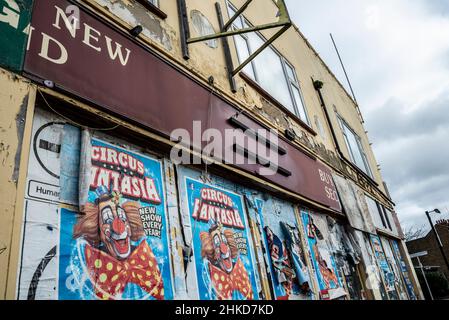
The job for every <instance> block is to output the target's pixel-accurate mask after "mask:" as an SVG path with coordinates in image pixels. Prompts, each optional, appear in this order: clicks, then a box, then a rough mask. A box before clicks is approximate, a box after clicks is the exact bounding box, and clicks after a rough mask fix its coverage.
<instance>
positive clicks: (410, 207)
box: [287, 0, 449, 228]
mask: <svg viewBox="0 0 449 320" xmlns="http://www.w3.org/2000/svg"><path fill="white" fill-rule="evenodd" d="M287 5H288V6H289V9H290V14H291V16H292V19H293V20H294V22H295V23H296V25H298V27H299V28H300V29H301V31H302V32H303V34H304V35H305V36H306V38H308V40H309V41H310V42H311V43H312V45H313V46H314V47H315V49H316V50H317V51H318V53H319V54H320V55H321V57H322V58H323V60H324V61H325V62H326V63H327V64H328V65H329V66H330V68H331V70H332V71H333V72H334V73H335V74H336V75H337V77H338V78H339V79H340V80H341V82H342V83H344V84H345V85H346V81H345V78H344V74H343V72H342V70H341V67H340V64H339V62H338V57H337V55H336V53H335V50H334V48H333V45H332V42H331V40H330V37H329V33H332V34H333V36H334V38H335V40H336V42H337V44H338V46H339V50H340V53H341V54H342V56H343V60H344V62H345V65H346V68H347V70H348V73H349V75H350V78H351V81H352V85H353V88H354V90H355V94H356V97H357V100H358V101H359V104H360V107H361V109H362V112H363V114H364V117H365V121H366V124H365V126H366V128H367V130H368V131H369V137H370V140H371V142H373V144H374V145H373V147H374V152H375V154H376V157H377V160H378V162H379V164H380V165H381V170H382V174H383V176H384V179H385V181H386V182H387V183H388V185H389V189H390V192H391V194H392V197H393V200H394V201H395V202H396V204H397V211H398V214H399V218H400V220H401V222H402V224H403V226H404V227H405V228H407V227H409V226H413V225H416V226H421V225H426V218H425V215H424V212H425V211H426V210H433V209H434V208H439V209H441V210H442V211H444V212H446V215H445V216H446V217H449V214H448V209H449V1H448V0H430V1H429V0H320V1H310V0H287Z"/></svg>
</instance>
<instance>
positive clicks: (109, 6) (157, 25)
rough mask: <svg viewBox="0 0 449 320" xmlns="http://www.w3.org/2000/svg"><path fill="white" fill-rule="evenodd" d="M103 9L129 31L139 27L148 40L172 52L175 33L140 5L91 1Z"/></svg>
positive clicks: (99, 0) (103, 0)
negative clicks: (127, 27) (120, 21)
mask: <svg viewBox="0 0 449 320" xmlns="http://www.w3.org/2000/svg"><path fill="white" fill-rule="evenodd" d="M86 2H95V3H96V4H97V5H99V6H101V7H102V8H103V9H105V10H107V11H109V12H110V13H112V14H113V15H115V16H116V17H117V18H119V19H120V20H122V21H124V22H126V23H127V24H128V25H129V27H130V29H131V28H133V27H135V26H137V25H140V26H142V28H143V31H142V34H143V35H144V36H145V37H147V38H148V39H150V40H152V41H154V42H156V43H158V44H159V45H161V46H162V47H163V48H164V49H165V50H167V51H172V50H173V42H174V41H176V39H175V37H176V32H175V31H174V29H173V28H171V27H170V26H169V25H168V24H167V23H166V22H165V21H163V20H161V19H159V18H158V17H156V16H155V15H154V14H152V13H150V12H149V11H148V10H146V9H145V8H144V7H143V6H142V5H141V4H139V3H137V2H135V1H129V0H113V1H109V0H93V1H86Z"/></svg>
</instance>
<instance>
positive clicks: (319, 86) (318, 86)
mask: <svg viewBox="0 0 449 320" xmlns="http://www.w3.org/2000/svg"><path fill="white" fill-rule="evenodd" d="M312 82H313V87H314V88H315V90H316V92H317V93H318V97H319V98H320V103H321V107H322V108H323V111H324V115H325V117H326V121H327V124H328V125H329V128H330V130H331V134H332V140H333V142H334V145H335V149H337V152H338V154H339V155H340V157H342V158H343V159H346V158H345V156H344V155H343V153H342V152H341V149H340V145H339V144H338V140H337V136H336V134H335V130H334V127H333V126H332V122H331V119H330V116H329V112H328V111H327V107H326V103H325V102H324V98H323V94H322V93H321V89H322V88H323V82H321V81H319V80H314V79H313V78H312Z"/></svg>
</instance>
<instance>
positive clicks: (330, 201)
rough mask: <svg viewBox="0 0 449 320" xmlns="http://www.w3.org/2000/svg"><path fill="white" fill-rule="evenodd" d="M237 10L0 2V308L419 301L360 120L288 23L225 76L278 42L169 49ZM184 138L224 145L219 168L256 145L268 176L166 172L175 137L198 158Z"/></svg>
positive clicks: (270, 9)
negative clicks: (217, 136)
mask: <svg viewBox="0 0 449 320" xmlns="http://www.w3.org/2000/svg"><path fill="white" fill-rule="evenodd" d="M261 2H264V3H263V4H262V3H261ZM243 4H244V1H237V0H233V1H225V0H220V1H218V2H217V3H215V2H213V1H203V0H186V1H183V0H178V1H175V0H170V1H168V0H167V1H162V0H161V1H145V0H139V1H137V0H136V1H122V0H118V1H107V0H84V1H68V0H48V1H40V0H35V1H34V3H31V2H29V1H20V0H8V1H0V5H1V6H0V10H3V11H2V13H3V15H0V17H2V19H0V28H1V30H3V29H5V30H7V31H8V32H2V33H1V34H0V37H2V39H1V41H2V43H3V42H4V41H8V39H11V35H14V34H16V35H15V36H13V40H14V41H17V43H20V46H14V50H17V47H20V48H22V49H21V50H20V52H16V51H14V50H12V49H11V50H9V51H8V50H7V49H5V50H4V51H0V55H1V56H0V63H1V65H2V69H1V70H0V71H1V72H0V95H1V96H2V97H3V99H0V101H1V102H0V108H1V109H0V110H1V113H2V118H1V119H0V127H1V131H2V135H1V143H0V156H1V159H0V161H1V164H2V166H3V169H2V171H1V174H0V179H1V181H2V183H0V188H1V191H2V192H1V195H2V196H1V197H0V201H1V203H2V207H3V209H2V215H1V216H0V219H1V221H0V222H1V223H0V228H1V231H2V232H1V236H0V266H1V268H2V270H7V272H4V273H2V274H1V275H0V294H1V297H2V298H7V299H61V300H64V299H75V300H76V299H85V300H92V299H113V300H117V299H155V300H163V299H167V300H171V299H179V298H183V299H202V300H219V299H222V300H228V299H236V300H237V299H238V300H258V299H279V300H288V299H299V300H318V299H322V300H333V299H348V300H350V299H353V300H362V299H379V300H380V299H392V300H399V299H401V300H414V299H421V298H422V293H421V289H420V287H419V283H418V282H417V281H416V275H415V272H414V269H413V267H412V264H411V261H410V259H409V255H408V252H407V248H406V247H405V245H404V241H403V234H402V230H401V226H400V224H399V222H398V219H397V215H396V213H395V210H394V202H393V200H392V199H390V197H389V195H388V191H387V190H386V187H385V184H384V182H383V179H382V176H381V173H380V171H379V170H378V165H377V162H376V160H375V156H374V154H373V151H372V149H371V147H370V143H369V140H368V136H367V134H366V131H365V129H364V121H363V117H362V115H361V113H360V110H359V108H358V106H357V105H356V104H355V102H354V101H353V100H352V99H351V97H350V96H349V95H348V94H347V92H346V91H345V90H344V88H343V87H342V86H341V84H340V83H339V82H338V80H337V79H336V78H335V76H334V75H333V74H332V72H331V71H330V70H329V69H328V67H327V66H326V65H325V64H324V63H323V61H322V60H321V59H320V58H319V56H318V55H317V54H316V52H315V51H314V49H313V48H312V47H311V46H310V44H309V43H308V42H307V40H306V39H305V37H304V36H303V35H302V34H301V32H300V31H299V30H298V29H297V28H296V26H294V25H291V22H290V23H289V24H288V25H287V26H286V28H285V29H286V31H285V32H284V33H283V34H282V35H281V36H280V37H279V38H277V39H276V40H275V41H274V42H273V43H272V44H271V45H269V46H267V47H266V48H265V50H263V51H262V52H261V53H260V54H258V55H257V56H256V57H255V58H254V59H252V60H251V62H250V63H249V64H247V65H246V66H245V67H244V68H243V69H242V70H241V71H240V72H238V73H237V74H235V75H234V76H233V77H230V76H229V70H230V67H231V65H233V66H238V65H239V64H240V63H242V62H244V61H245V60H246V59H247V58H248V57H250V56H252V55H253V54H254V53H257V49H258V48H259V47H261V46H264V43H265V42H266V41H267V39H269V38H270V37H271V36H273V35H274V34H275V31H273V30H272V29H267V30H262V31H257V32H250V33H235V34H234V35H232V36H230V37H226V38H216V39H207V40H205V41H203V42H199V43H194V44H189V45H187V46H186V43H187V42H188V41H186V39H187V40H188V39H189V38H190V37H192V38H195V37H204V36H207V35H209V34H211V33H219V32H220V31H221V28H222V26H221V23H222V22H226V21H228V20H229V19H230V18H231V17H232V16H233V15H234V14H235V12H236V11H237V10H239V8H241V7H242V5H243ZM278 5H280V2H279V3H278ZM218 8H219V9H218ZM278 9H279V8H278V7H276V2H273V1H269V0H263V1H257V2H255V3H253V4H251V6H250V7H248V9H247V10H245V12H244V13H243V14H242V15H239V17H238V18H237V19H235V20H234V21H233V22H232V25H231V26H230V28H231V29H232V30H234V31H236V30H237V31H238V30H244V29H245V28H251V27H255V26H260V25H264V24H267V23H275V21H276V13H277V10H278ZM217 12H218V13H219V14H218V13H217ZM182 13H185V15H183V14H182ZM217 14H218V16H217ZM5 17H7V18H5ZM219 17H222V18H223V20H224V21H220V19H219ZM17 21H20V23H19V22H17ZM273 21H274V22H273ZM16 22H17V23H16ZM186 23H187V25H186ZM186 26H187V27H188V28H187V29H188V32H187V30H186ZM287 27H288V28H287ZM17 33H20V36H19V35H17ZM23 35H25V36H23ZM225 39H226V40H225ZM186 49H188V55H187V54H186V53H187V51H186ZM11 57H14V58H15V59H14V60H12V59H11ZM231 78H232V79H231ZM230 80H231V81H230ZM195 123H200V124H201V126H202V129H201V130H200V132H199V135H200V137H201V135H202V133H203V131H204V130H206V129H211V128H213V129H215V130H216V132H218V133H225V132H226V131H227V130H239V131H237V142H236V143H233V144H231V145H226V144H225V145H224V146H223V147H222V149H220V150H219V152H221V153H223V154H226V155H230V157H231V158H234V157H236V156H240V157H243V158H245V157H248V150H245V149H244V147H243V146H241V145H239V144H238V141H241V140H239V138H240V139H248V138H249V139H254V137H255V136H256V137H257V132H258V130H261V129H265V130H273V131H274V132H275V133H276V134H277V136H279V138H278V139H277V141H276V142H274V141H273V140H272V137H269V138H265V139H264V140H263V141H264V143H262V144H261V146H259V147H260V148H261V149H260V150H261V153H264V154H269V155H270V156H269V157H268V159H267V161H268V164H272V162H273V161H274V160H273V159H276V161H277V163H278V166H277V169H276V171H275V172H274V174H272V175H269V176H267V175H264V174H262V173H263V172H264V169H265V168H266V166H267V163H260V162H257V161H256V162H255V163H244V164H239V165H231V164H229V163H231V162H222V163H219V162H217V161H212V162H208V163H207V165H206V164H205V160H210V159H205V158H204V159H203V161H199V162H198V163H193V164H192V165H186V164H179V163H177V162H176V161H174V160H173V157H172V150H173V149H172V148H173V147H174V146H178V147H179V146H180V142H181V140H180V139H179V136H174V134H173V133H174V132H178V133H179V132H180V131H179V130H182V132H183V133H184V134H183V135H181V136H182V137H183V142H189V143H190V144H191V146H190V147H185V146H183V147H181V150H182V151H183V152H185V153H186V154H188V155H189V157H191V158H192V159H195V158H196V159H197V160H198V156H201V150H202V149H203V148H204V147H205V146H206V145H207V143H206V142H205V141H202V139H201V138H200V139H199V140H195V136H196V135H197V134H198V132H196V129H195V126H194V124H195ZM177 130H178V131H177ZM190 140H192V141H190ZM274 147H275V148H274ZM241 148H243V151H244V152H243V153H239V150H240V149H241ZM273 149H275V151H274V152H275V154H274V158H271V156H273V153H270V152H268V151H272V150H273ZM200 160H201V159H200Z"/></svg>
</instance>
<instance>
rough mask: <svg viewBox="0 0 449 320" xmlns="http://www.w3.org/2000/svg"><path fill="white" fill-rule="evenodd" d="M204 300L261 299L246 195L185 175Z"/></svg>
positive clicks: (194, 253) (201, 295)
mask: <svg viewBox="0 0 449 320" xmlns="http://www.w3.org/2000/svg"><path fill="white" fill-rule="evenodd" d="M185 186H186V189H187V190H186V196H187V202H188V209H189V216H190V223H191V229H192V242H193V244H192V246H193V255H194V261H195V266H196V278H197V282H198V295H199V299H200V300H257V299H258V292H257V289H256V279H255V274H254V272H255V271H254V270H255V268H254V264H253V258H252V252H251V250H252V249H251V239H250V234H249V233H250V231H249V226H248V224H247V221H246V217H245V209H244V202H243V198H242V197H241V196H240V195H237V194H235V193H232V192H229V191H226V190H223V189H219V188H216V187H213V186H210V185H208V184H204V183H202V182H200V181H196V180H193V179H191V178H188V177H186V178H185Z"/></svg>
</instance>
